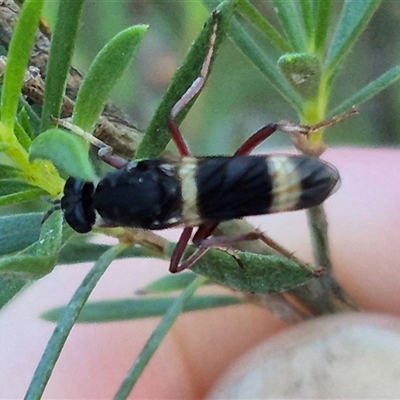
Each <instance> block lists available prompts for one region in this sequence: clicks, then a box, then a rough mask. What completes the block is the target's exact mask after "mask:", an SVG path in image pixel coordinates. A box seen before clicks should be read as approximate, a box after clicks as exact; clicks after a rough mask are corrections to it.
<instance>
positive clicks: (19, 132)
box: [14, 122, 32, 150]
mask: <svg viewBox="0 0 400 400" xmlns="http://www.w3.org/2000/svg"><path fill="white" fill-rule="evenodd" d="M14 134H15V137H16V138H17V140H18V142H19V143H20V145H21V146H22V147H23V148H24V149H25V150H29V146H30V145H31V143H32V140H31V138H30V137H29V135H28V134H27V133H26V132H25V130H24V128H23V127H22V125H20V124H19V123H18V122H16V123H15V125H14Z"/></svg>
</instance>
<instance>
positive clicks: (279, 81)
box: [229, 20, 303, 112]
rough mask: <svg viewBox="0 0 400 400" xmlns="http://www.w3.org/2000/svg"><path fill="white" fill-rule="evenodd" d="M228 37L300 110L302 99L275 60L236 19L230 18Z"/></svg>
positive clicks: (291, 103) (296, 108)
mask: <svg viewBox="0 0 400 400" xmlns="http://www.w3.org/2000/svg"><path fill="white" fill-rule="evenodd" d="M229 37H230V38H231V39H232V40H233V42H234V43H235V44H236V46H238V48H239V49H240V50H241V51H242V52H243V54H244V55H245V56H246V57H248V58H249V60H250V61H251V62H252V63H253V64H254V65H255V66H256V67H257V68H258V69H259V70H260V71H261V73H262V74H263V75H264V77H265V78H267V80H268V81H269V82H270V83H271V84H272V85H273V86H274V87H275V89H276V90H277V91H278V92H279V93H280V94H281V95H282V96H283V97H284V98H285V99H286V100H287V101H288V102H289V104H290V105H291V106H292V107H293V108H294V109H295V110H297V111H298V112H301V110H302V107H303V100H302V99H301V97H300V96H299V95H298V94H297V93H296V91H295V90H293V88H292V86H291V85H290V84H289V83H288V82H287V80H286V79H285V78H284V76H283V75H282V74H281V73H280V71H279V69H278V67H277V65H276V61H275V60H273V59H272V58H270V56H269V55H268V54H266V52H265V50H264V49H262V48H261V47H260V46H258V44H257V43H256V42H255V41H254V40H253V39H252V38H251V37H250V35H249V34H248V33H247V32H246V31H245V29H244V28H243V27H242V26H241V25H240V23H239V22H238V21H236V20H232V23H231V27H230V29H229Z"/></svg>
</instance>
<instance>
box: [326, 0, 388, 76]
mask: <svg viewBox="0 0 400 400" xmlns="http://www.w3.org/2000/svg"><path fill="white" fill-rule="evenodd" d="M380 2H381V1H380V0H364V1H354V0H346V1H345V3H344V6H343V10H342V14H341V17H340V21H339V24H338V27H337V29H336V32H335V36H334V38H333V40H332V44H331V46H330V49H329V52H328V55H327V58H326V62H325V69H326V71H327V73H328V74H329V75H330V76H331V80H332V79H333V77H334V75H335V74H336V72H337V70H338V68H339V66H340V65H341V64H342V62H343V60H344V58H345V57H346V56H347V54H348V53H349V51H350V49H351V47H352V46H353V44H354V42H355V41H356V39H357V37H358V36H359V35H360V34H361V32H362V31H363V30H364V28H365V27H366V25H367V24H368V22H369V20H370V19H371V17H372V15H373V14H374V12H375V10H376V9H377V8H378V6H379V4H380Z"/></svg>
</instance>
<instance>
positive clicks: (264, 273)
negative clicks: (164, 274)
mask: <svg viewBox="0 0 400 400" xmlns="http://www.w3.org/2000/svg"><path fill="white" fill-rule="evenodd" d="M173 248H174V247H173V246H172V245H171V248H170V250H171V252H172V250H173ZM193 251H194V249H193V247H189V248H188V250H187V253H188V254H191V253H193ZM235 257H238V259H236V258H235ZM235 257H233V256H232V255H231V254H228V253H227V252H225V251H222V250H210V251H208V252H207V253H206V254H205V255H204V256H203V257H201V258H200V259H199V261H197V262H196V263H195V264H194V266H193V267H191V270H192V271H193V272H195V273H196V274H200V275H203V276H205V277H207V278H209V279H210V280H211V281H212V282H216V283H219V284H221V285H224V286H228V287H230V288H232V289H235V290H238V291H240V292H245V293H277V292H283V291H285V290H289V289H293V288H295V287H297V286H300V285H302V284H304V283H306V282H308V281H309V279H310V278H311V277H312V273H311V271H310V270H309V271H308V270H306V269H305V268H302V267H301V266H299V265H298V264H296V263H295V262H294V261H291V260H288V259H286V258H283V257H279V256H275V255H260V254H253V253H248V252H241V251H235Z"/></svg>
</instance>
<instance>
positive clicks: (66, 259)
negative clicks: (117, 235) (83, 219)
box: [58, 235, 158, 264]
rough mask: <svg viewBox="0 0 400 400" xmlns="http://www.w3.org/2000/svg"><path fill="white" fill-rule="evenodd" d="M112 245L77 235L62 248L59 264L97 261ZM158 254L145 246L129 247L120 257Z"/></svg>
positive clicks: (153, 255)
mask: <svg viewBox="0 0 400 400" xmlns="http://www.w3.org/2000/svg"><path fill="white" fill-rule="evenodd" d="M111 247H112V246H108V245H106V244H98V243H90V242H88V241H86V240H85V239H84V236H83V235H77V236H75V237H74V238H73V239H72V240H70V241H69V242H68V243H67V244H66V245H65V246H64V247H63V248H62V250H61V252H60V254H59V257H58V264H75V263H82V262H89V261H96V260H98V258H99V257H100V256H101V254H103V253H104V252H105V251H107V250H108V249H110V248H111ZM157 256H158V255H157V254H156V253H154V252H153V251H151V250H149V249H147V248H145V247H139V246H138V247H136V246H135V247H129V248H128V249H126V250H125V251H124V252H123V253H121V254H120V255H119V256H118V258H119V259H121V258H132V257H157Z"/></svg>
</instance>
